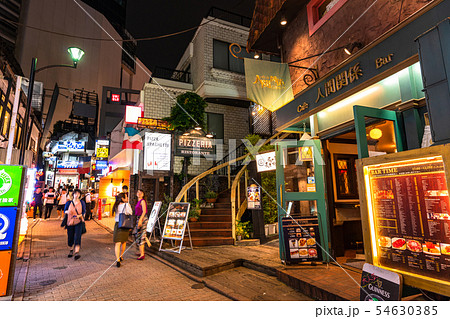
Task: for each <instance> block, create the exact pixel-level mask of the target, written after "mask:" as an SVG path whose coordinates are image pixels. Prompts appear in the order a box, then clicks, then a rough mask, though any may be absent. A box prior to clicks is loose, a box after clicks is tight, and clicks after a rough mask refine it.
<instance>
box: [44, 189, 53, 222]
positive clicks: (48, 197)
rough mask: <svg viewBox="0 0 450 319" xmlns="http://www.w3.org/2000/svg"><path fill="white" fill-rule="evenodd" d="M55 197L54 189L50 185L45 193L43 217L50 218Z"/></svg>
mask: <svg viewBox="0 0 450 319" xmlns="http://www.w3.org/2000/svg"><path fill="white" fill-rule="evenodd" d="M55 197H56V196H55V189H54V188H53V187H50V189H49V191H48V192H47V193H46V194H45V219H48V218H50V215H51V214H52V209H53V205H54V204H55Z"/></svg>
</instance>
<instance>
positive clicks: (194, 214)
mask: <svg viewBox="0 0 450 319" xmlns="http://www.w3.org/2000/svg"><path fill="white" fill-rule="evenodd" d="M197 201H198V200H197V199H194V200H193V201H192V202H191V206H190V208H189V216H188V217H189V218H199V217H200V209H199V208H197Z"/></svg>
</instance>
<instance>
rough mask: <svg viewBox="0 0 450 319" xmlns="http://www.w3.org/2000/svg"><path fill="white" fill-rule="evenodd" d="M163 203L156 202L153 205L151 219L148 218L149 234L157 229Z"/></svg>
mask: <svg viewBox="0 0 450 319" xmlns="http://www.w3.org/2000/svg"><path fill="white" fill-rule="evenodd" d="M161 206H162V202H155V203H154V204H153V208H152V211H151V213H150V217H149V218H148V223H147V232H148V233H152V232H153V230H154V229H155V225H156V221H157V220H158V216H159V211H160V210H161Z"/></svg>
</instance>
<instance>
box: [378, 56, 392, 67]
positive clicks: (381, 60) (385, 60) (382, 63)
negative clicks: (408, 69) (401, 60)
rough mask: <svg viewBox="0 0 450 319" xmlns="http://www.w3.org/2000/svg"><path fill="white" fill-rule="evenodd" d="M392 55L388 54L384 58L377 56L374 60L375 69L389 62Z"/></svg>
mask: <svg viewBox="0 0 450 319" xmlns="http://www.w3.org/2000/svg"><path fill="white" fill-rule="evenodd" d="M393 56H394V54H392V53H391V54H389V55H388V56H387V57H385V58H378V59H376V60H375V67H376V68H377V69H379V68H381V67H382V66H383V65H386V64H388V63H389V62H391V61H392V57H393Z"/></svg>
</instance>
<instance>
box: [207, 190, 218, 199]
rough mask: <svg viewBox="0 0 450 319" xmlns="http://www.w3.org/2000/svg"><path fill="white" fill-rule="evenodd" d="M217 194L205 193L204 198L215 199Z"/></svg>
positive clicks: (212, 192)
mask: <svg viewBox="0 0 450 319" xmlns="http://www.w3.org/2000/svg"><path fill="white" fill-rule="evenodd" d="M217 196H218V194H217V193H216V192H215V191H207V192H206V193H205V198H217Z"/></svg>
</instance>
